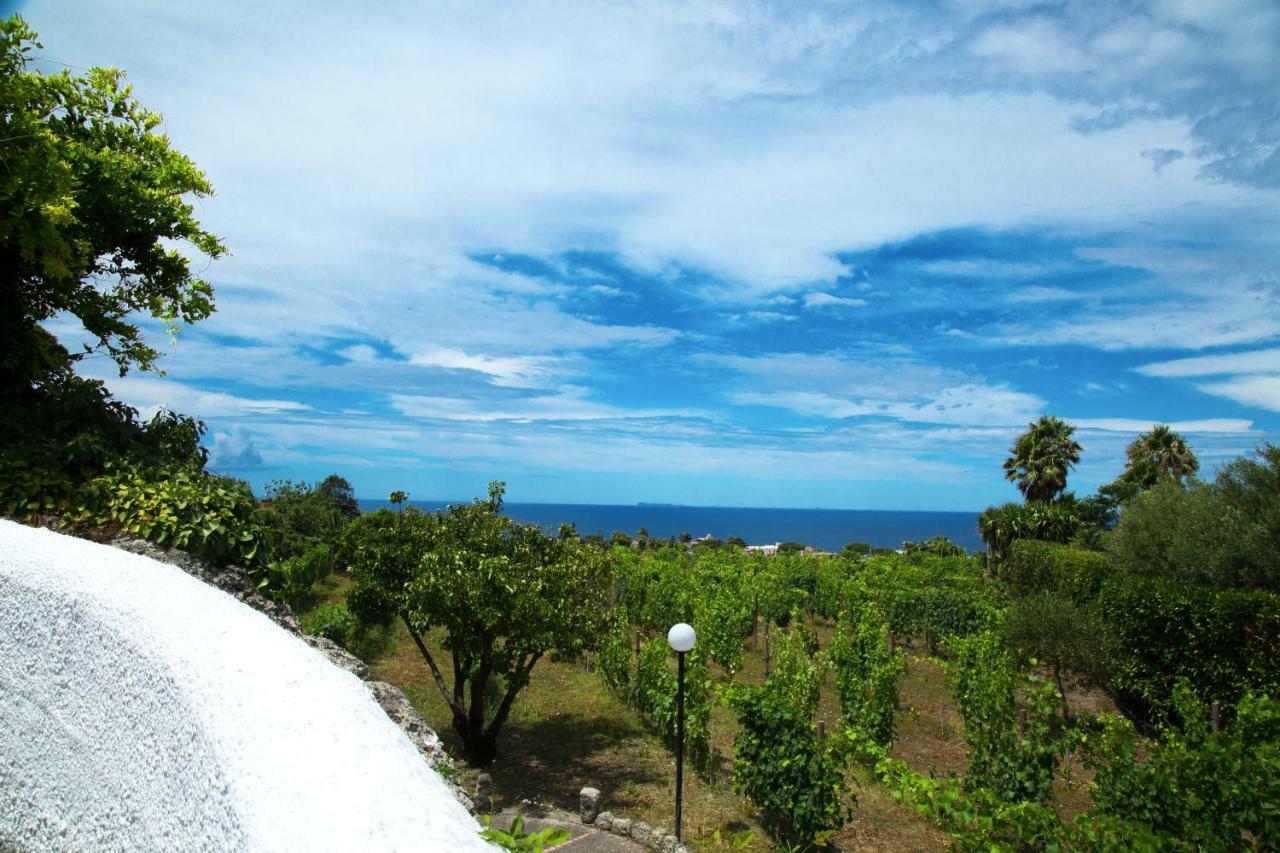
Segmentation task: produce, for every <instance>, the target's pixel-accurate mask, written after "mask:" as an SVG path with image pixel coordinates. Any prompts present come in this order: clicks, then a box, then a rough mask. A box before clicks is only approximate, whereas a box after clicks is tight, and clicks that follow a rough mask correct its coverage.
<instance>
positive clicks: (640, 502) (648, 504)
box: [636, 501, 680, 506]
mask: <svg viewBox="0 0 1280 853" xmlns="http://www.w3.org/2000/svg"><path fill="white" fill-rule="evenodd" d="M636 506H680V504H660V503H650V502H648V501H636Z"/></svg>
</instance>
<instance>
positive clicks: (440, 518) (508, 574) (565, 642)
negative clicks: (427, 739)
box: [342, 483, 613, 764]
mask: <svg viewBox="0 0 1280 853" xmlns="http://www.w3.org/2000/svg"><path fill="white" fill-rule="evenodd" d="M503 492H504V486H503V484H502V483H490V484H489V497H488V500H478V501H475V502H473V503H472V504H470V505H459V506H452V507H449V509H448V511H447V512H444V513H436V514H434V515H426V514H424V513H420V512H417V511H416V510H412V509H411V510H410V511H409V512H408V513H406V514H405V515H404V517H403V518H397V517H396V516H395V515H394V514H392V513H390V512H386V511H381V512H378V513H374V514H372V515H367V516H362V517H361V518H359V519H357V520H356V521H354V522H352V524H351V526H350V527H349V528H348V534H347V536H346V537H345V539H344V545H343V548H342V556H343V558H344V559H346V560H347V561H348V565H349V566H350V568H351V577H352V581H353V590H352V594H351V597H350V599H349V606H350V607H351V610H352V612H353V613H355V614H356V615H357V616H358V617H359V618H360V619H361V620H362V621H364V622H366V623H368V624H381V625H386V624H389V623H390V622H391V621H392V620H394V619H399V620H400V621H402V622H403V623H404V625H405V627H406V628H407V629H408V631H409V634H410V636H411V637H412V638H413V641H414V643H415V644H416V645H417V647H418V651H419V652H420V653H421V654H422V658H423V660H424V661H425V662H426V664H427V666H428V668H429V669H430V670H431V676H432V678H433V679H434V681H435V683H436V686H437V687H438V688H439V689H440V693H441V695H442V696H443V697H444V700H445V703H446V705H448V707H449V709H450V712H451V713H452V716H453V727H454V730H455V731H456V732H457V733H458V736H459V737H460V738H461V739H462V743H463V746H464V748H465V750H466V753H467V757H468V758H469V759H470V760H471V761H472V762H474V763H476V764H487V763H489V762H491V761H492V760H493V759H494V757H495V756H496V755H497V739H498V736H499V734H500V733H501V731H502V727H503V725H504V724H505V723H506V721H507V717H508V715H509V714H510V713H511V706H512V703H513V702H514V701H515V698H516V695H517V694H518V693H519V692H520V690H522V689H523V688H524V686H525V685H526V684H527V683H528V681H529V674H530V673H531V672H532V671H533V668H534V666H535V665H536V664H537V662H538V661H539V660H540V659H541V658H542V656H543V655H544V654H546V653H547V652H550V651H557V652H560V653H563V654H567V655H575V654H578V653H580V652H582V651H584V650H585V649H587V648H589V647H590V644H591V643H592V642H594V640H593V638H598V637H600V636H602V635H603V634H604V629H605V627H606V625H607V623H608V620H609V619H610V616H611V614H610V610H609V607H608V602H609V596H610V594H611V593H612V591H613V582H612V576H611V572H610V568H609V562H608V556H607V555H606V554H605V553H604V552H603V551H601V550H599V549H596V548H591V547H587V546H585V545H583V544H582V543H580V542H578V541H577V540H576V539H574V538H569V537H564V538H554V537H550V536H547V535H545V534H544V533H543V532H542V529H541V528H540V527H538V525H536V524H529V525H521V524H516V523H515V522H513V521H511V519H509V518H507V517H505V516H503V515H502V496H503ZM389 522H390V523H389ZM395 522H401V523H395ZM437 630H438V631H440V632H442V633H443V636H442V638H441V639H440V640H439V649H442V650H443V651H444V652H445V653H447V654H448V655H449V657H450V658H451V663H452V667H451V670H450V676H451V678H452V682H453V683H452V686H450V685H449V684H448V683H447V681H446V673H445V671H444V670H442V669H441V667H440V662H439V661H438V660H437V659H436V658H437V655H438V654H440V652H439V651H434V652H433V650H432V647H431V645H429V644H428V640H429V639H430V638H431V637H432V632H435V631H437ZM491 699H496V700H497V706H496V707H493V706H492V704H491Z"/></svg>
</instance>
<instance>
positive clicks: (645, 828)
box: [631, 820, 653, 844]
mask: <svg viewBox="0 0 1280 853" xmlns="http://www.w3.org/2000/svg"><path fill="white" fill-rule="evenodd" d="M651 832H653V827H652V826H649V824H647V823H645V822H644V821H642V820H638V821H636V822H635V823H633V824H631V837H632V838H634V839H635V840H636V841H639V842H640V843H641V844H643V843H644V842H645V840H646V839H648V837H649V833H651Z"/></svg>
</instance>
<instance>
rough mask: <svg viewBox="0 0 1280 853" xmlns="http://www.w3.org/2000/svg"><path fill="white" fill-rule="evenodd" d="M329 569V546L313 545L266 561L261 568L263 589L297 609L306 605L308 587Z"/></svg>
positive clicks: (323, 576) (331, 564)
mask: <svg viewBox="0 0 1280 853" xmlns="http://www.w3.org/2000/svg"><path fill="white" fill-rule="evenodd" d="M332 570H333V557H332V555H331V554H330V551H329V546H328V545H323V544H321V545H313V546H312V547H310V548H308V549H307V550H306V551H303V552H302V553H300V554H292V555H290V556H288V557H285V558H284V559H283V560H272V561H271V562H269V563H268V564H267V565H266V567H265V570H264V588H265V589H266V590H267V592H269V593H270V594H271V595H273V596H274V597H275V598H278V599H279V600H281V601H283V602H284V603H286V604H288V605H289V606H290V607H292V608H293V609H294V610H300V609H302V608H303V607H305V606H307V604H308V599H309V597H310V595H311V588H312V587H313V586H315V585H316V584H317V583H319V582H320V581H322V580H324V579H325V578H326V577H328V576H329V572H331V571H332Z"/></svg>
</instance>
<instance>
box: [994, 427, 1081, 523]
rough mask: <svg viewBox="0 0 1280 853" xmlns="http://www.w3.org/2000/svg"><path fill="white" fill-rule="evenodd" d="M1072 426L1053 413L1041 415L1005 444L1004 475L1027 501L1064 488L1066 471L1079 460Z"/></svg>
mask: <svg viewBox="0 0 1280 853" xmlns="http://www.w3.org/2000/svg"><path fill="white" fill-rule="evenodd" d="M1075 431H1076V428H1075V427H1073V426H1071V424H1069V423H1067V422H1066V421H1064V420H1062V419H1061V418H1058V417H1055V416H1053V415H1041V417H1040V419H1039V420H1038V421H1035V422H1034V423H1031V424H1028V425H1027V431H1026V432H1024V433H1023V434H1022V435H1020V436H1018V440H1017V441H1015V442H1014V443H1013V447H1011V448H1009V458H1008V459H1006V460H1005V461H1004V465H1003V467H1004V472H1005V479H1006V480H1008V481H1009V482H1011V483H1015V484H1016V485H1017V486H1018V491H1020V492H1022V494H1023V495H1024V496H1025V497H1026V499H1027V501H1028V502H1031V501H1051V500H1053V499H1054V498H1055V497H1057V496H1058V494H1059V493H1061V492H1062V491H1063V490H1065V489H1066V488H1067V472H1068V471H1070V470H1071V468H1073V467H1074V466H1075V465H1076V463H1077V462H1079V461H1080V451H1081V450H1082V448H1081V447H1080V444H1079V443H1078V442H1076V441H1075V440H1074V439H1073V438H1072V437H1071V436H1072V434H1073V433H1075Z"/></svg>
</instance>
